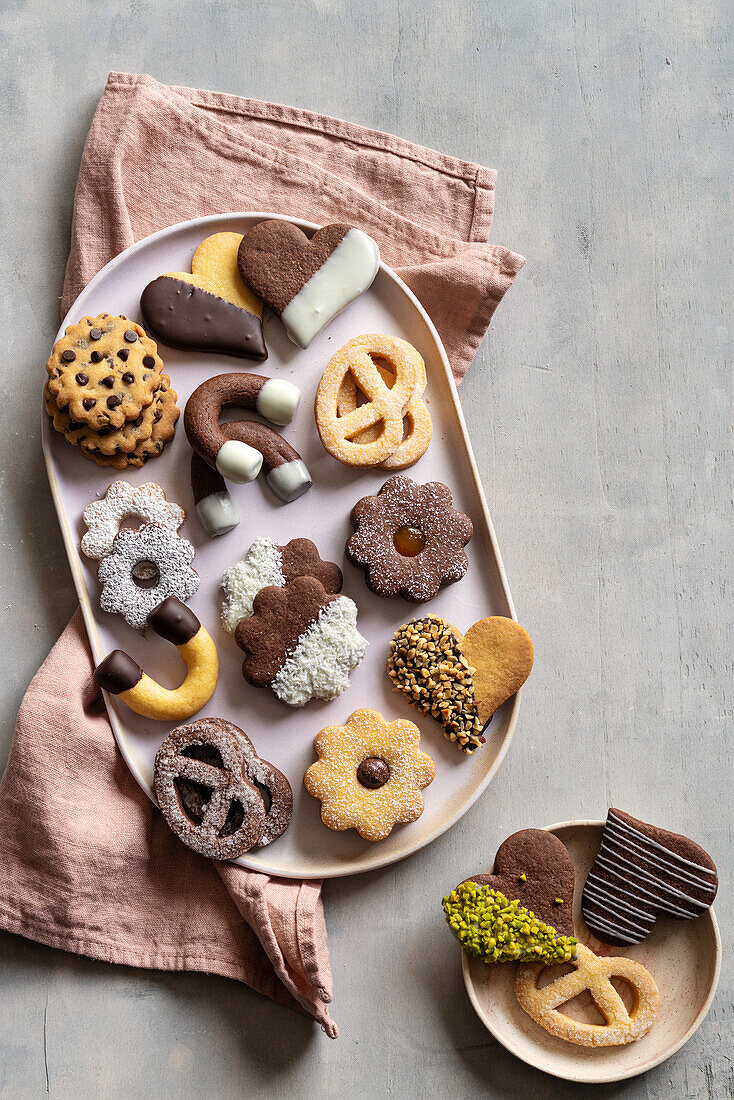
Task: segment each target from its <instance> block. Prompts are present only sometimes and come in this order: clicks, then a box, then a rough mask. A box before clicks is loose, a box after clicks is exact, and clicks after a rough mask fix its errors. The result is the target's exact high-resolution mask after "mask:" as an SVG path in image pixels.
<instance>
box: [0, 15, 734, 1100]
mask: <svg viewBox="0 0 734 1100" xmlns="http://www.w3.org/2000/svg"><path fill="white" fill-rule="evenodd" d="M0 17H1V19H2V24H3V33H2V36H0V103H1V104H2V110H1V117H0V155H1V156H2V164H3V180H2V187H0V204H1V207H0V209H1V215H0V256H1V257H2V266H3V271H4V275H3V279H2V316H3V333H4V338H3V354H2V362H1V364H0V369H1V370H2V379H3V386H2V391H3V400H2V402H0V423H1V425H2V428H1V431H0V440H1V441H2V463H1V467H2V468H1V475H2V499H3V508H2V511H1V512H0V555H1V558H0V561H1V568H0V586H1V587H2V600H1V604H0V606H2V608H3V616H2V649H3V653H4V655H5V657H4V665H5V667H4V670H3V683H4V690H3V693H2V700H1V702H0V706H1V707H2V722H1V724H0V764H1V763H2V762H3V761H4V759H5V757H6V754H7V751H8V748H9V745H10V741H11V737H12V729H13V721H14V717H15V712H16V710H17V707H18V704H19V702H20V699H21V697H22V694H23V691H24V688H25V686H26V684H27V682H28V680H29V679H30V677H31V675H32V674H33V672H34V671H35V669H36V667H37V666H38V664H39V663H40V661H41V660H42V658H43V657H44V656H45V654H46V653H47V651H48V649H49V648H50V646H51V644H52V642H53V640H54V638H55V637H56V636H57V634H58V633H59V631H60V630H61V629H62V627H63V625H64V624H65V622H66V620H67V618H68V617H69V615H70V614H71V612H72V610H73V608H74V604H75V597H74V592H73V589H72V585H71V580H70V577H69V573H68V571H67V566H66V563H65V559H64V553H63V549H62V544H61V539H60V536H59V533H58V530H57V524H56V518H55V515H54V512H53V509H52V506H51V499H50V496H49V492H48V489H47V486H46V480H45V476H44V471H43V467H42V463H41V455H40V450H39V447H38V391H39V387H40V384H41V377H42V368H43V363H44V361H45V358H46V355H47V349H48V347H49V344H50V342H51V339H52V337H53V334H54V332H55V329H56V327H57V324H58V316H59V314H58V298H59V294H60V288H61V279H62V272H63V267H64V261H65V253H66V249H67V242H68V234H69V221H70V213H71V205H72V196H73V188H74V181H75V177H76V171H77V167H78V163H79V157H80V154H81V149H82V144H83V141H84V136H85V132H86V129H87V127H88V124H89V121H90V118H91V115H92V112H93V109H94V106H95V104H96V101H97V99H98V97H99V95H100V93H101V91H102V88H103V85H104V81H105V77H106V74H107V71H108V70H109V69H122V70H127V71H147V72H149V73H151V74H153V75H154V76H156V77H157V78H158V79H160V80H163V81H167V82H170V83H178V84H189V85H196V86H204V87H211V88H216V89H219V90H223V91H230V92H234V93H242V94H246V95H249V96H255V97H259V98H263V99H274V100H278V101H282V102H290V103H296V104H298V105H300V106H304V107H310V108H314V109H317V110H322V111H326V112H329V113H331V114H335V115H339V116H342V117H345V118H349V119H353V120H355V121H359V122H362V123H366V124H367V125H370V126H375V127H379V128H382V129H385V130H390V131H394V132H396V133H398V134H401V135H403V136H405V137H407V138H411V139H413V140H416V141H419V142H422V143H424V144H427V145H431V146H434V147H436V148H438V149H442V150H445V151H446V152H449V153H452V154H455V155H458V156H461V157H465V158H471V159H476V160H478V161H481V162H482V163H484V164H488V165H491V166H492V167H495V168H497V169H498V170H499V172H500V176H499V180H498V187H497V213H496V219H495V224H494V229H493V236H494V239H495V240H496V241H498V242H500V243H503V244H507V245H509V246H511V247H513V248H515V249H516V250H518V251H519V252H522V253H523V254H525V255H526V256H527V257H528V258H529V263H528V264H527V266H526V268H525V270H524V271H523V273H522V274H521V276H520V278H519V280H518V283H517V285H516V287H515V288H514V289H513V290H512V291H511V293H510V294H509V296H508V298H507V300H506V301H505V303H504V304H503V306H502V308H501V309H500V311H499V312H498V314H497V317H496V319H495V322H494V324H493V326H492V331H491V333H490V335H489V337H488V339H487V340H486V341H485V344H484V346H483V348H482V349H481V352H480V354H479V356H478V361H477V363H476V365H475V367H474V369H473V371H472V373H471V377H470V378H469V379H468V381H467V382H466V385H465V387H464V389H463V391H462V396H463V399H464V401H465V405H466V408H467V415H468V420H469V425H470V429H471V432H472V435H473V439H474V443H475V448H476V452H477V455H478V457H479V462H480V466H481V469H482V474H483V477H484V480H485V484H486V487H487V491H488V496H489V499H490V506H491V510H492V513H493V517H494V521H495V524H496V527H497V531H498V534H499V538H500V542H501V545H502V548H503V551H504V557H505V563H506V566H507V570H508V573H509V576H510V581H511V584H512V588H513V591H514V595H515V599H516V603H517V606H518V610H519V613H520V616H521V618H522V620H523V621H524V622H525V623H526V625H527V626H528V628H529V629H530V631H531V633H532V635H533V637H534V639H535V643H536V648H537V654H538V661H537V665H536V669H535V672H534V675H533V678H532V680H531V682H530V684H529V686H528V688H527V690H526V693H525V699H524V704H523V709H522V713H521V716H520V724H519V729H518V732H517V734H516V737H515V741H514V743H513V746H512V750H511V752H510V754H509V757H508V759H507V761H506V762H505V764H504V766H503V767H502V769H501V771H500V773H499V775H498V777H497V779H496V780H495V782H494V783H493V784H492V786H491V788H490V790H489V792H488V793H487V795H486V796H485V797H484V798H483V799H482V800H481V801H480V803H479V805H477V806H476V807H474V809H473V810H472V811H471V812H470V813H468V814H467V815H466V817H465V818H464V819H463V821H462V822H461V823H460V824H459V825H457V826H456V827H455V828H454V829H453V830H452V831H451V832H450V834H449V835H447V836H445V837H443V838H442V839H441V840H439V841H437V842H436V843H435V844H433V845H432V846H431V847H430V848H428V849H427V850H425V851H423V852H421V853H420V854H418V855H416V856H415V857H414V858H412V859H411V860H409V861H407V862H406V863H404V864H402V865H400V866H398V867H394V868H391V869H389V870H386V871H383V872H380V873H377V874H372V875H368V876H364V877H361V878H358V879H356V880H346V881H344V882H336V883H331V884H329V885H327V887H326V889H325V892H324V894H325V903H326V908H327V914H328V923H329V928H330V936H331V952H332V961H333V966H334V976H335V999H334V1005H333V1014H334V1017H335V1018H336V1020H337V1021H338V1022H339V1024H340V1026H341V1032H342V1034H341V1038H340V1039H339V1040H338V1041H337V1042H330V1041H329V1040H328V1039H326V1038H325V1037H324V1036H323V1035H322V1034H321V1033H320V1031H319V1030H318V1029H316V1028H314V1027H313V1026H312V1025H311V1024H310V1023H309V1022H307V1021H306V1020H303V1019H300V1018H299V1017H298V1016H296V1015H295V1014H292V1013H289V1012H288V1011H287V1010H285V1009H282V1008H279V1007H276V1006H275V1005H272V1004H270V1003H269V1002H266V1001H265V1000H264V999H262V998H260V997H258V996H256V995H255V994H254V993H251V992H250V991H249V990H247V989H244V988H241V987H239V986H238V985H236V984H235V983H233V982H228V981H225V980H220V979H210V978H207V977H203V976H185V975H171V974H164V975H161V974H155V973H146V972H137V971H133V970H128V969H124V968H114V967H110V966H106V965H102V964H99V963H95V962H91V961H89V960H85V959H79V958H75V957H73V956H70V955H64V954H62V953H60V952H56V951H52V950H49V949H46V948H43V947H39V946H37V945H34V944H32V943H28V942H25V941H23V940H21V939H18V938H16V937H13V936H9V935H5V934H0V988H1V989H2V995H1V996H0V1097H2V1098H3V1100H4V1098H8V1097H10V1098H16V1097H39V1096H43V1095H45V1094H49V1095H50V1096H52V1097H54V1098H61V1097H64V1098H79V1097H97V1096H100V1097H125V1098H130V1097H143V1096H148V1095H150V1096H156V1097H161V1098H163V1097H201V1096H211V1097H236V1096H241V1095H251V1094H256V1093H257V1094H259V1095H261V1096H263V1097H271V1096H272V1097H275V1096H288V1095H298V1096H302V1097H329V1098H331V1097H342V1096H355V1097H356V1096H367V1097H381V1096H399V1097H424V1096H425V1097H432V1096H439V1095H443V1096H451V1097H452V1098H457V1100H458V1098H460V1097H465V1096H475V1095H487V1096H496V1097H513V1098H514V1097H518V1098H519V1097H523V1098H524V1097H526V1096H527V1095H529V1094H532V1095H533V1096H535V1097H537V1098H538V1100H543V1098H546V1097H565V1096H569V1097H582V1096H588V1095H589V1090H587V1089H585V1088H583V1087H575V1086H570V1085H564V1084H562V1083H558V1082H555V1081H553V1080H552V1079H550V1078H548V1077H545V1076H543V1075H541V1074H540V1073H538V1072H536V1071H534V1070H532V1069H530V1068H528V1067H526V1066H524V1065H522V1064H521V1063H519V1062H517V1061H515V1060H514V1059H513V1057H512V1056H511V1055H509V1054H508V1053H506V1052H505V1051H504V1050H503V1049H502V1048H501V1047H498V1046H497V1044H496V1043H495V1042H494V1041H493V1040H492V1039H491V1037H490V1036H489V1035H488V1034H487V1033H486V1032H485V1031H484V1030H483V1028H482V1026H481V1024H480V1023H479V1021H478V1020H477V1018H476V1017H475V1016H474V1014H473V1012H472V1009H471V1007H470V1005H469V1003H468V1001H467V999H466V997H465V994H464V990H463V985H462V982H461V977H460V973H459V970H458V967H457V958H456V952H455V951H454V950H453V949H452V945H451V943H450V940H449V939H448V933H447V932H446V930H445V928H444V926H443V924H442V919H441V914H440V910H439V908H438V900H439V898H440V895H441V893H442V892H443V890H444V888H445V887H446V886H447V884H451V883H453V882H454V881H455V880H456V878H457V873H458V872H460V873H464V872H465V871H468V870H470V869H471V868H472V866H473V865H474V864H477V863H479V864H481V863H482V862H483V861H484V862H487V861H489V860H490V859H491V857H492V855H493V853H494V850H495V847H496V844H497V842H498V841H500V840H501V839H502V838H503V837H505V836H506V835H507V834H509V833H510V832H512V831H513V830H514V829H516V828H519V827H521V826H525V825H543V824H546V823H548V822H550V821H554V820H556V821H557V820H563V819H566V818H572V817H587V816H588V817H599V816H602V815H603V813H604V811H605V809H606V807H607V805H608V804H609V803H610V802H611V803H614V804H617V805H620V806H623V807H626V808H627V809H629V810H630V811H631V812H633V813H637V814H639V815H640V816H643V817H646V818H647V819H648V820H653V821H659V822H660V823H661V824H662V823H669V824H670V825H675V826H676V827H678V828H680V829H681V830H682V831H684V832H689V833H690V834H691V835H692V836H694V837H696V838H697V839H699V840H700V841H701V842H702V843H703V844H704V845H705V846H706V847H707V848H708V849H709V850H710V851H711V852H712V854H714V856H715V858H716V859H717V862H718V864H719V868H720V870H721V873H722V876H721V877H722V887H721V893H720V901H719V904H718V907H717V908H718V913H719V918H720V920H721V921H722V925H723V931H724V935H725V938H726V940H727V949H728V950H729V951H730V949H731V934H732V923H731V920H730V910H729V906H730V904H731V885H732V880H731V869H732V867H731V864H732V861H731V841H732V822H731V808H730V807H731V791H732V743H731V738H730V737H727V734H728V733H730V730H731V719H732V702H731V684H732V676H731V672H732V669H731V657H732V649H731V625H732V614H731V612H732V593H731V562H732V542H733V536H732V516H731V511H730V510H729V506H730V503H731V486H732V473H733V471H732V462H731V434H730V432H731V366H730V365H727V364H726V356H727V351H728V350H729V344H728V341H729V322H730V315H731V290H732V281H731V267H730V262H731V254H732V240H731V231H732V224H733V222H732V207H731V196H730V187H731V169H732V158H731V144H730V142H731V132H730V126H731V72H732V56H731V38H732V25H731V8H730V5H729V4H728V3H727V2H726V0H648V2H646V3H644V4H640V3H638V2H637V0H618V2H616V3H613V4H612V3H606V2H602V0H587V2H586V3H582V2H578V0H570V2H568V0H529V2H525V0H521V2H520V3H514V4H495V3H489V2H486V0H412V2H408V0H403V2H402V3H400V2H397V3H392V2H387V0H385V2H380V0H359V2H358V0H354V2H353V3H349V2H346V0H309V2H305V0H272V2H268V0H178V2H177V3H175V4H168V3H163V2H160V3H156V2H154V0H105V3H95V2H92V0H87V2H82V0H55V2H50V0H49V2H42V0H26V2H23V0H2V3H1V4H0ZM727 139H728V142H729V144H727ZM140 155H141V156H144V155H145V151H144V150H141V151H140ZM416 896H417V897H418V898H420V901H421V903H420V904H416V903H415V901H414V899H415V898H416ZM424 899H433V901H434V903H435V904H433V905H426V904H424V903H423V902H424ZM733 1049H734V1042H733V1041H732V975H731V971H730V970H729V969H728V967H727V959H726V958H725V968H724V974H723V979H722V983H721V987H720V990H719V994H718V997H717V999H716V1002H715V1004H714V1006H713V1009H712V1011H711V1013H710V1015H709V1017H708V1019H707V1021H706V1023H705V1024H704V1026H703V1027H702V1028H701V1029H700V1031H699V1032H698V1034H697V1035H696V1036H695V1037H694V1038H693V1039H692V1040H691V1042H690V1043H689V1044H688V1045H687V1046H686V1047H685V1048H684V1049H683V1050H682V1051H681V1052H680V1053H679V1054H678V1055H676V1056H675V1057H674V1058H673V1059H672V1060H671V1061H670V1062H668V1063H667V1064H665V1065H663V1066H661V1067H659V1068H658V1069H657V1070H654V1071H652V1072H651V1073H650V1074H648V1075H647V1076H645V1077H644V1078H640V1079H637V1080H635V1081H631V1082H628V1083H626V1084H623V1085H620V1086H618V1087H617V1086H608V1087H602V1088H599V1089H598V1090H597V1091H596V1092H595V1095H598V1096H604V1097H606V1096H624V1097H630V1098H632V1097H634V1098H638V1097H640V1098H641V1097H646V1098H650V1100H657V1098H663V1097H675V1098H676V1100H683V1098H688V1097H717V1098H719V1097H725V1096H731V1095H732V1080H733V1074H734V1071H733V1070H732V1061H731V1057H732V1050H733Z"/></svg>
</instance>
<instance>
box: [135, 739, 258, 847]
mask: <svg viewBox="0 0 734 1100" xmlns="http://www.w3.org/2000/svg"><path fill="white" fill-rule="evenodd" d="M236 729H237V727H236V726H234V727H231V728H230V723H229V722H224V723H223V722H222V721H221V720H220V719H217V718H213V719H212V718H203V719H201V720H200V721H198V722H191V723H188V724H186V725H183V726H179V727H178V728H177V729H175V730H173V731H172V732H171V733H169V735H168V737H166V739H165V741H164V742H163V744H162V745H161V747H160V748H159V749H158V752H157V753H156V757H155V765H154V768H153V781H154V784H155V793H156V798H157V799H158V805H159V807H160V809H161V812H162V814H163V816H164V817H165V819H166V821H167V823H168V825H169V826H170V828H171V829H172V830H173V832H174V833H175V834H176V836H177V837H178V838H179V840H181V841H182V842H183V843H184V844H185V845H186V846H187V847H188V848H191V849H193V851H195V852H198V853H199V855H202V856H207V857H208V858H209V859H236V858H237V856H240V855H242V853H243V852H246V851H247V850H248V849H249V848H252V847H254V846H255V845H256V844H257V843H258V842H259V840H260V838H261V837H262V835H263V830H264V829H265V821H266V814H265V804H264V802H263V799H262V795H261V794H260V791H259V790H258V788H257V787H256V786H255V784H254V783H253V782H252V781H251V780H250V779H249V778H248V776H247V771H246V767H245V757H244V753H243V749H242V745H241V743H240V741H239V739H238V738H237V736H236V734H235V732H233V731H234V730H236ZM197 794H198V796H199V798H198V801H197V799H196V797H195V796H196V795H197Z"/></svg>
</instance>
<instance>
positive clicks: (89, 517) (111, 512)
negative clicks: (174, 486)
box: [81, 481, 186, 560]
mask: <svg viewBox="0 0 734 1100" xmlns="http://www.w3.org/2000/svg"><path fill="white" fill-rule="evenodd" d="M130 516H133V517H134V518H136V519H141V520H143V521H144V522H146V523H159V524H160V525H161V526H162V527H167V528H168V530H169V531H173V532H176V531H178V529H179V527H180V526H181V524H182V523H183V521H184V520H185V518H186V513H185V512H184V510H183V508H181V507H180V506H179V505H178V504H175V503H174V502H173V501H172V500H166V494H165V492H164V491H163V489H162V488H161V487H160V485H156V484H155V482H153V481H149V482H147V483H146V484H145V485H130V483H129V482H127V481H113V482H112V484H111V485H110V487H109V488H108V490H107V492H106V493H105V495H104V496H103V497H101V498H100V499H99V500H95V501H92V503H91V504H88V505H87V507H86V508H85V509H84V512H83V518H84V522H85V523H86V525H87V532H86V534H85V535H84V536H83V537H82V541H81V548H82V553H83V554H86V556H87V557H88V558H94V559H96V560H99V559H100V558H104V557H106V555H107V554H109V553H110V551H111V550H112V544H113V542H114V540H115V536H116V535H117V533H118V532H119V530H120V525H121V523H122V522H123V520H126V519H128V518H129V517H130Z"/></svg>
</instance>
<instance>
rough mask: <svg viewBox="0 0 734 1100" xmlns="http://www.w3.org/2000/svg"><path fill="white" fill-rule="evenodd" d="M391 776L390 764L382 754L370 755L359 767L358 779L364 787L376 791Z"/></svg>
mask: <svg viewBox="0 0 734 1100" xmlns="http://www.w3.org/2000/svg"><path fill="white" fill-rule="evenodd" d="M389 778H390V765H389V764H388V763H387V762H386V761H385V760H383V759H382V757H381V756H368V757H367V759H366V760H363V761H362V763H361V764H360V765H359V767H358V768H357V779H358V780H359V782H360V783H361V784H362V786H363V787H367V788H368V789H369V790H371V791H376V790H377V789H378V787H384V786H385V784H386V783H387V781H388V779H389Z"/></svg>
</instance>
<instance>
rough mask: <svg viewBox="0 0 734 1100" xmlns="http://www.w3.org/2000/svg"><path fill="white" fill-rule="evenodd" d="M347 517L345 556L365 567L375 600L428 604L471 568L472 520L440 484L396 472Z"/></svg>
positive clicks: (366, 577)
mask: <svg viewBox="0 0 734 1100" xmlns="http://www.w3.org/2000/svg"><path fill="white" fill-rule="evenodd" d="M351 519H352V526H353V527H354V534H353V535H352V536H351V538H350V539H349V541H348V542H347V545H346V552H347V557H348V558H349V560H350V561H351V562H352V563H353V564H354V565H359V566H361V567H362V569H364V572H365V580H366V583H367V587H368V588H369V589H370V591H372V592H374V593H375V595H377V596H403V597H404V599H406V600H419V601H425V600H430V599H432V598H433V597H434V596H435V595H436V593H437V592H438V590H439V589H440V588H441V587H443V585H445V584H452V583H453V582H454V581H458V580H461V578H462V577H463V576H464V574H465V573H466V571H467V569H468V568H469V561H468V559H467V556H466V554H465V553H464V547H465V546H466V544H467V543H468V542H469V540H470V539H471V537H472V534H473V531H474V528H473V525H472V521H471V520H470V519H469V517H468V516H466V515H464V513H463V512H457V511H456V509H455V508H454V507H453V504H452V497H451V491H450V489H448V488H447V486H446V485H443V484H442V483H441V482H440V481H431V482H429V483H428V484H427V485H418V484H416V482H415V481H412V480H411V479H410V478H409V477H404V476H402V475H400V474H396V475H395V476H394V477H391V478H388V480H387V481H386V482H385V484H384V485H383V486H382V488H381V489H380V491H379V493H377V494H376V496H368V497H362V499H361V500H359V501H357V503H356V504H355V505H354V507H353V508H352V516H351Z"/></svg>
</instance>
